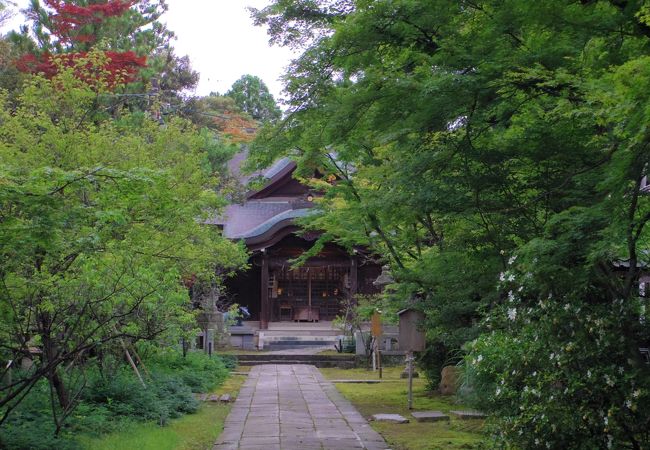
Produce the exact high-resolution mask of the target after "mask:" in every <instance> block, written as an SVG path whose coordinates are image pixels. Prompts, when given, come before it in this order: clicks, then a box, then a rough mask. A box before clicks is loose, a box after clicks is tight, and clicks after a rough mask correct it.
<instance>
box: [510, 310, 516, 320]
mask: <svg viewBox="0 0 650 450" xmlns="http://www.w3.org/2000/svg"><path fill="white" fill-rule="evenodd" d="M516 318H517V310H516V309H515V308H508V319H510V320H515V319H516Z"/></svg>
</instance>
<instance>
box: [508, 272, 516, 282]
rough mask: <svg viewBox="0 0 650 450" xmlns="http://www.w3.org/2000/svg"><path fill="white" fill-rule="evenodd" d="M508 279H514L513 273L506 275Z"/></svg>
mask: <svg viewBox="0 0 650 450" xmlns="http://www.w3.org/2000/svg"><path fill="white" fill-rule="evenodd" d="M508 281H515V274H513V273H511V274H510V275H508Z"/></svg>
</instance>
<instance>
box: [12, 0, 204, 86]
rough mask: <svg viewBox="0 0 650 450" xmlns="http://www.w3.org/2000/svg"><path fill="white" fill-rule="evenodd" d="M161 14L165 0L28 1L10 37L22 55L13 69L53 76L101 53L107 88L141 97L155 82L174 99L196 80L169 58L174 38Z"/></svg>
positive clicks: (183, 63) (180, 62)
mask: <svg viewBox="0 0 650 450" xmlns="http://www.w3.org/2000/svg"><path fill="white" fill-rule="evenodd" d="M165 11H167V4H166V3H165V0H68V1H64V0H43V3H41V2H39V0H32V2H31V5H30V7H29V8H28V9H27V11H26V13H27V17H28V18H29V19H30V21H31V24H30V26H28V25H25V26H23V27H22V29H21V32H20V33H13V35H12V40H13V41H14V43H16V44H17V45H18V46H19V48H21V49H22V52H23V56H22V57H21V58H20V59H19V60H18V62H17V67H18V68H19V69H20V70H22V71H24V72H30V73H39V72H40V73H44V74H45V75H46V76H52V75H53V74H54V73H56V71H57V68H58V67H60V66H67V67H70V66H73V67H77V65H78V64H77V63H78V61H79V60H80V59H85V57H86V54H87V52H89V51H91V50H95V51H97V50H100V51H103V52H104V53H105V55H106V63H105V65H104V67H102V69H103V72H104V73H105V74H106V73H107V74H108V75H107V77H106V78H107V81H108V82H109V83H108V84H109V86H110V85H111V84H113V85H115V84H119V83H132V86H133V87H132V88H131V90H132V91H133V92H137V91H140V92H141V91H142V90H143V88H144V87H143V85H144V84H146V83H147V82H148V81H149V80H151V79H152V78H157V79H158V83H157V85H158V86H159V87H160V89H161V91H163V90H164V91H165V92H168V93H172V94H171V95H172V96H177V93H178V92H180V91H182V90H183V89H187V88H190V87H193V86H194V85H195V84H196V83H197V81H198V75H197V74H196V73H195V72H193V71H192V70H191V68H190V66H189V62H188V61H187V59H184V58H179V57H177V56H176V55H175V54H174V51H173V48H172V45H171V42H172V40H173V38H174V34H173V33H172V32H170V31H169V30H168V29H167V28H166V27H165V25H164V24H162V23H160V22H159V21H158V20H159V18H160V16H161V15H162V14H163V13H164V12H165Z"/></svg>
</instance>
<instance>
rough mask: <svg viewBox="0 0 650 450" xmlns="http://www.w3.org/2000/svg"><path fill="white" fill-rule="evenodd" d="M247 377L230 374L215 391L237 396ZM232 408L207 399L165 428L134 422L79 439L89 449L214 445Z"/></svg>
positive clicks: (184, 449) (197, 449)
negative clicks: (96, 435)
mask: <svg viewBox="0 0 650 450" xmlns="http://www.w3.org/2000/svg"><path fill="white" fill-rule="evenodd" d="M245 379H246V377H245V376H240V375H234V376H231V377H229V378H228V379H227V380H226V381H225V382H224V384H223V385H221V386H220V387H219V388H218V389H216V390H215V391H214V393H215V394H224V393H229V394H231V395H233V396H235V395H236V394H237V392H239V388H240V387H241V385H242V383H243V382H244V380H245ZM230 408H231V405H230V404H222V403H213V402H204V403H203V404H202V405H201V407H200V409H199V411H197V412H196V413H195V414H189V415H186V416H183V417H181V418H179V419H175V420H172V421H171V422H170V423H169V425H168V426H165V427H160V426H158V425H156V424H153V423H150V422H149V423H134V424H133V425H131V426H128V427H127V428H126V429H124V430H123V431H120V432H117V433H110V434H108V435H105V436H102V437H99V438H89V437H80V439H79V440H80V442H81V444H82V445H83V447H84V448H87V449H89V450H125V449H138V450H205V449H207V448H211V447H212V445H213V444H214V442H215V441H216V439H217V437H218V436H219V434H220V433H221V431H222V430H223V423H224V421H225V419H226V416H228V413H229V412H230Z"/></svg>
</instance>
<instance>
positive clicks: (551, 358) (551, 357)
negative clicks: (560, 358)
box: [548, 353, 555, 361]
mask: <svg viewBox="0 0 650 450" xmlns="http://www.w3.org/2000/svg"><path fill="white" fill-rule="evenodd" d="M548 359H550V360H551V361H553V359H555V353H551V356H549V357H548Z"/></svg>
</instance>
